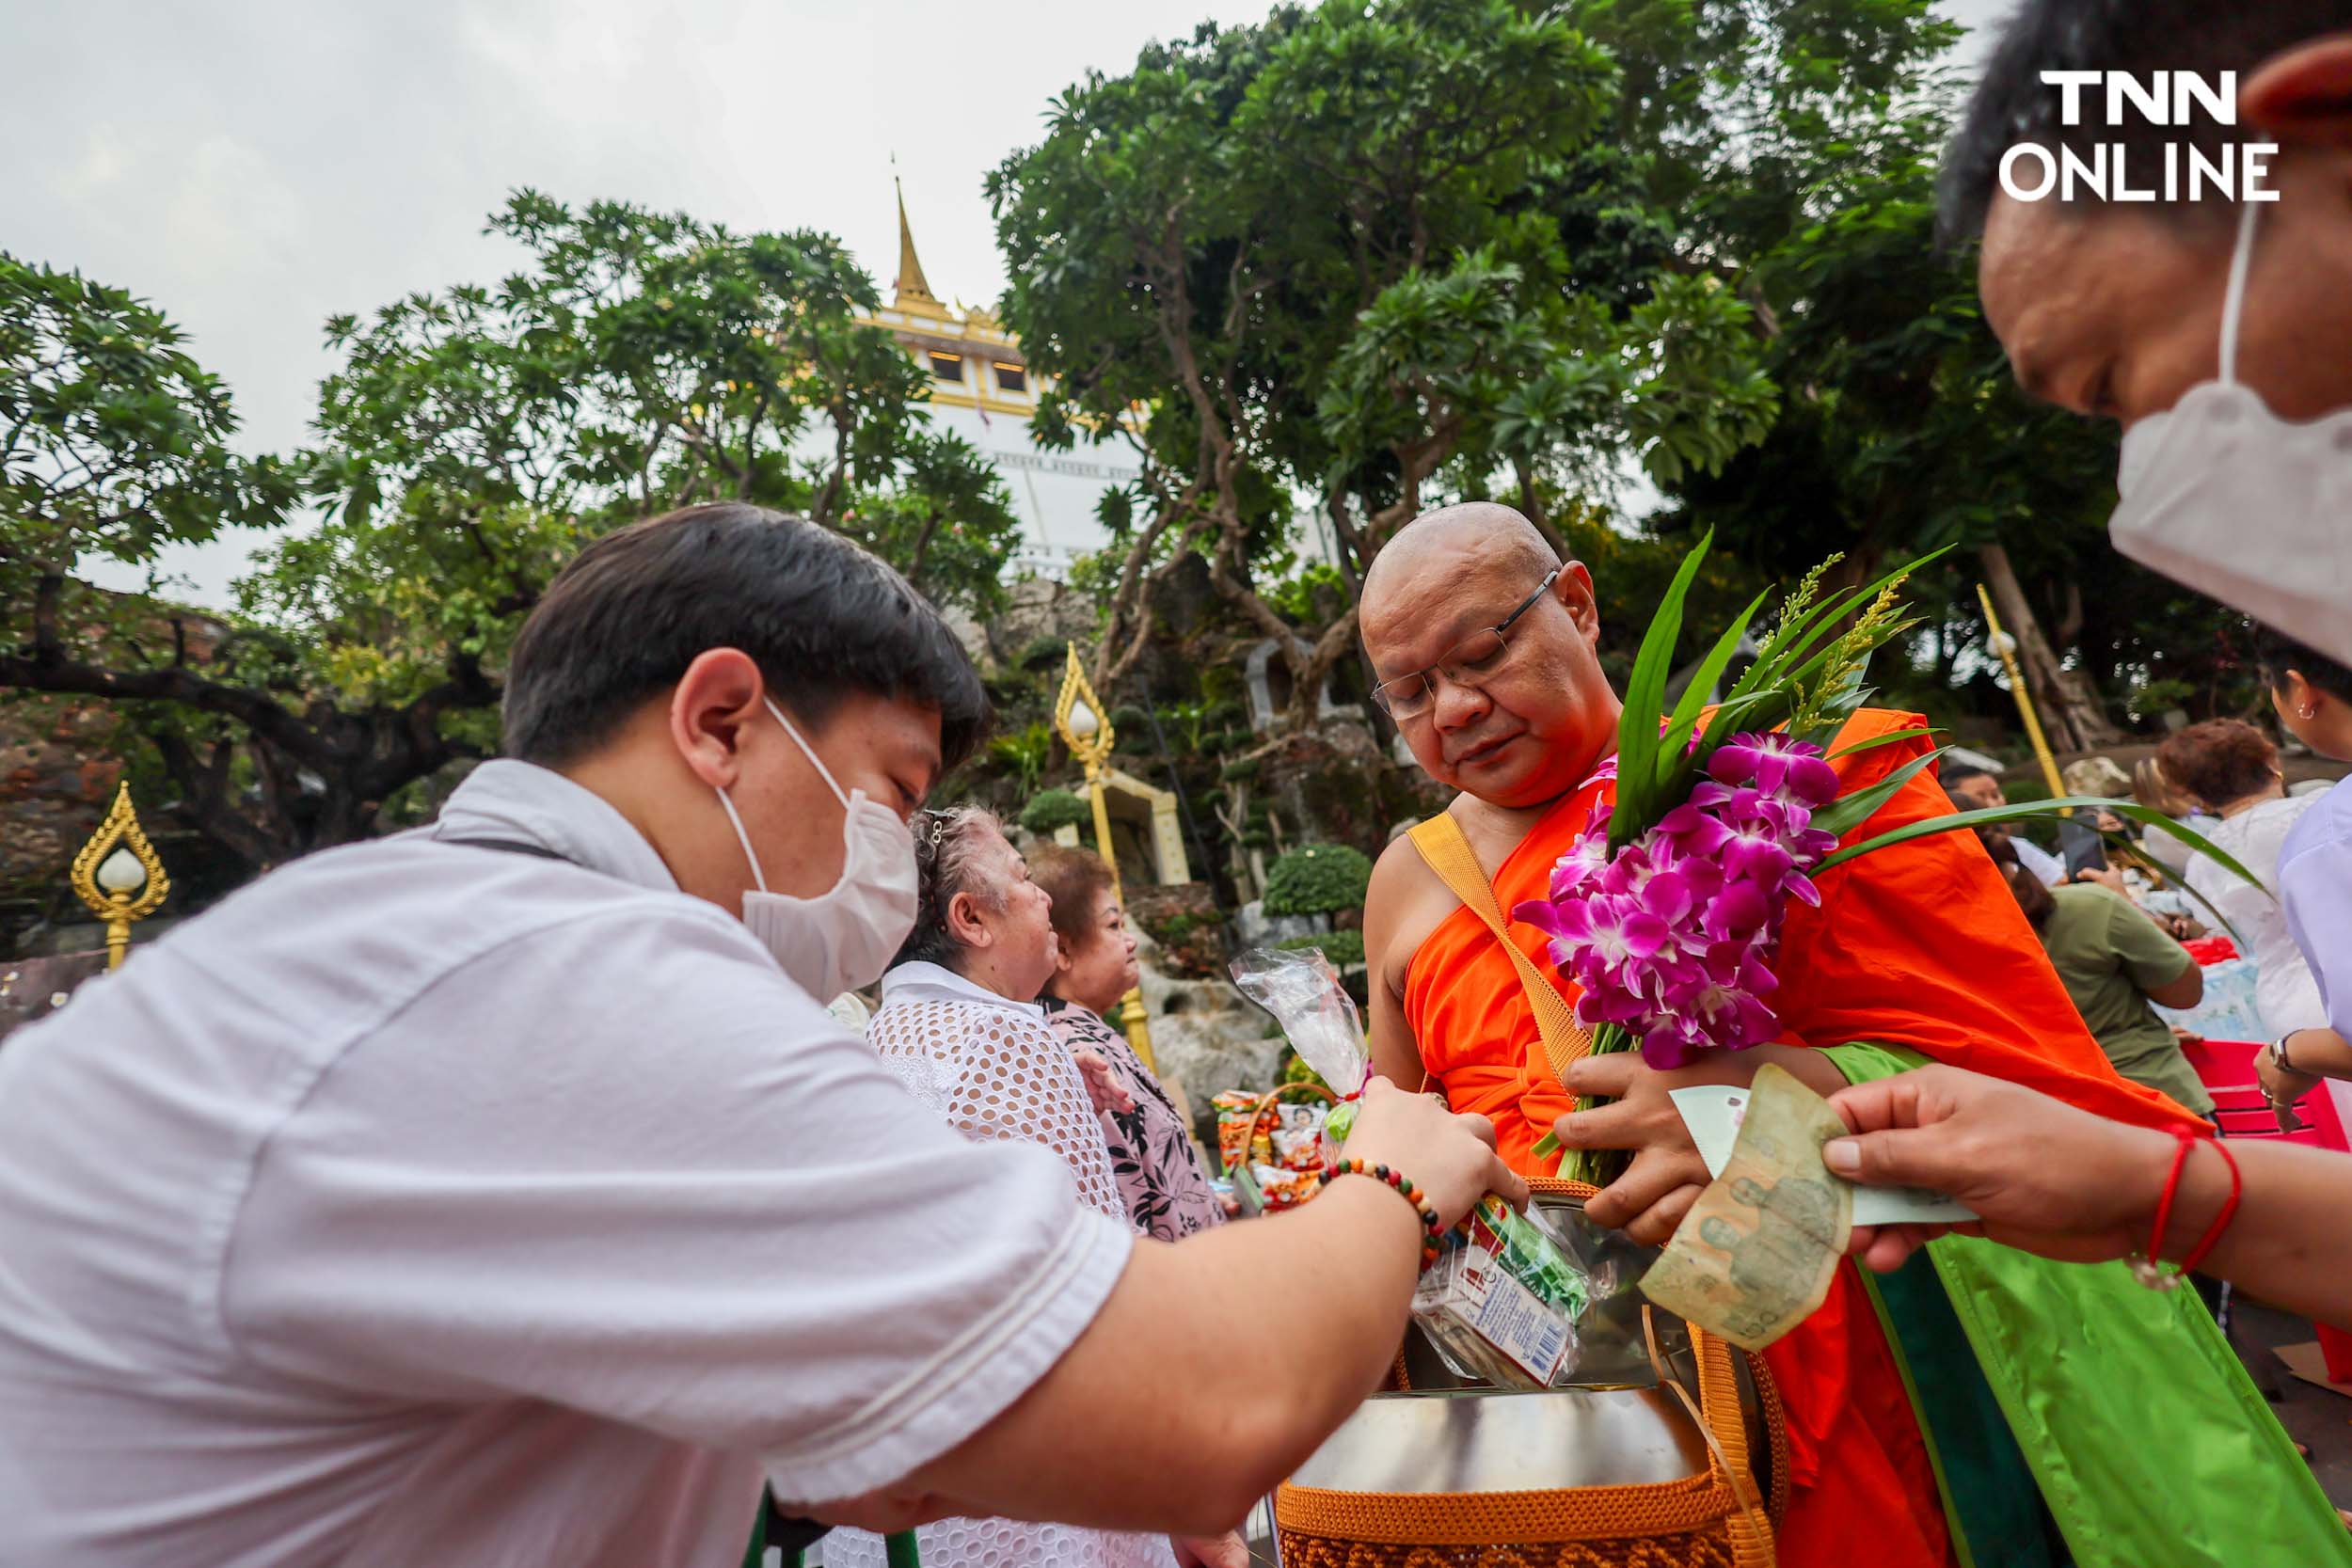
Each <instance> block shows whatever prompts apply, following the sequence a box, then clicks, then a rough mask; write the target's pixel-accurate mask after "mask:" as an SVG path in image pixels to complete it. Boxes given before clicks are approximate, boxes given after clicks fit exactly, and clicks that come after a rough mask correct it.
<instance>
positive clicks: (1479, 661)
mask: <svg viewBox="0 0 2352 1568" xmlns="http://www.w3.org/2000/svg"><path fill="white" fill-rule="evenodd" d="M1566 569H1567V568H1565V567H1564V566H1555V567H1553V568H1552V570H1551V575H1550V576H1549V577H1548V578H1544V580H1543V581H1541V582H1539V583H1537V584H1536V585H1535V592H1534V593H1533V594H1529V595H1528V596H1527V597H1525V598H1524V599H1521V600H1520V601H1519V604H1518V609H1517V610H1512V611H1511V613H1510V614H1508V615H1505V616H1504V617H1503V618H1502V620H1500V621H1498V622H1496V623H1495V624H1494V625H1493V626H1483V627H1481V628H1480V629H1478V630H1477V631H1474V632H1472V633H1470V635H1469V636H1468V637H1465V638H1464V639H1462V641H1459V642H1456V643H1455V644H1454V646H1453V647H1452V648H1450V649H1448V650H1447V652H1446V656H1445V657H1443V658H1441V659H1439V660H1438V662H1437V663H1435V664H1433V665H1431V666H1430V667H1429V668H1428V669H1426V670H1416V671H1415V672H1413V673H1411V674H1409V675H1399V676H1397V678H1396V679H1394V680H1392V681H1383V682H1382V683H1381V684H1380V685H1378V686H1375V687H1374V688H1373V689H1372V700H1373V701H1374V702H1375V703H1378V704H1379V705H1380V706H1381V709H1382V710H1383V711H1384V712H1386V713H1387V714H1388V716H1389V717H1390V718H1391V719H1394V720H1397V721H1404V720H1406V719H1418V718H1420V717H1421V716H1422V714H1424V713H1426V712H1428V711H1429V708H1430V705H1432V704H1434V703H1435V702H1436V701H1437V700H1438V689H1437V687H1436V686H1435V685H1433V684H1432V683H1431V681H1430V679H1429V677H1430V676H1431V675H1433V674H1441V675H1443V676H1445V678H1446V679H1447V680H1450V681H1452V682H1453V683H1454V685H1456V686H1476V685H1477V684H1478V683H1479V682H1480V681H1481V680H1483V679H1484V678H1485V677H1486V676H1488V675H1491V674H1493V673H1495V671H1496V670H1497V669H1498V668H1500V667H1501V666H1502V656H1503V655H1504V654H1506V653H1508V652H1510V650H1511V644H1510V642H1509V641H1507V640H1506V639H1505V638H1504V637H1503V635H1502V634H1503V633H1505V632H1507V631H1509V630H1510V629H1511V624H1512V623H1513V622H1514V621H1517V620H1518V618H1519V617H1520V616H1522V615H1524V614H1526V613H1527V612H1528V611H1529V610H1533V609H1534V608H1535V601H1536V600H1538V599H1540V598H1542V597H1543V596H1544V595H1545V594H1548V593H1549V592H1550V591H1551V585H1552V584H1553V583H1555V582H1558V581H1559V580H1560V574H1561V573H1562V572H1564V571H1565V570H1566Z"/></svg>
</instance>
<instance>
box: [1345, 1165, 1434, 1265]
mask: <svg viewBox="0 0 2352 1568" xmlns="http://www.w3.org/2000/svg"><path fill="white" fill-rule="evenodd" d="M1343 1176H1369V1177H1371V1178H1372V1179H1373V1180H1375V1181H1385V1182H1387V1183H1388V1184H1389V1185H1390V1186H1391V1187H1393V1188H1395V1189H1396V1190H1397V1192H1398V1193H1399V1194H1401V1195H1402V1196H1404V1199H1405V1201H1406V1202H1407V1203H1409V1204H1411V1205H1412V1206H1413V1212H1415V1213H1417V1214H1419V1215H1420V1216H1421V1228H1422V1234H1424V1235H1425V1236H1426V1237H1427V1238H1428V1240H1427V1241H1425V1242H1423V1243H1422V1249H1421V1266H1422V1268H1424V1269H1426V1268H1427V1267H1428V1266H1429V1265H1430V1264H1432V1263H1434V1262H1436V1261H1437V1260H1438V1245H1439V1243H1440V1242H1441V1241H1442V1240H1443V1238H1444V1236H1445V1226H1444V1224H1443V1223H1442V1222H1441V1221H1439V1220H1438V1212H1437V1210H1435V1209H1433V1208H1431V1207H1430V1206H1429V1200H1428V1197H1427V1196H1426V1195H1424V1194H1423V1193H1422V1190H1421V1188H1419V1187H1418V1186H1416V1185H1414V1183H1413V1182H1412V1181H1411V1180H1408V1179H1407V1178H1406V1175H1405V1173H1404V1172H1403V1171H1396V1170H1391V1169H1390V1168H1389V1167H1388V1166H1386V1165H1367V1164H1364V1162H1363V1161H1361V1160H1352V1159H1351V1160H1342V1161H1341V1162H1340V1163H1339V1164H1336V1165H1334V1166H1333V1167H1332V1168H1331V1177H1332V1179H1333V1180H1337V1179H1338V1178H1340V1177H1343Z"/></svg>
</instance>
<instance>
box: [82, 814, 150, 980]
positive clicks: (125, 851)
mask: <svg viewBox="0 0 2352 1568" xmlns="http://www.w3.org/2000/svg"><path fill="white" fill-rule="evenodd" d="M71 880H72V885H73V892H74V895H75V896H77V897H79V898H80V899H81V900H82V902H83V903H85V904H87V905H88V906H89V910H90V912H91V913H92V914H95V915H96V916H98V918H99V919H101V920H103V921H104V922H105V923H106V967H107V968H108V969H119V968H121V967H122V959H123V956H124V955H125V954H126V953H128V952H129V951H130V947H131V923H132V922H133V921H135V920H144V919H146V918H147V917H148V916H149V915H151V914H153V913H154V912H155V911H156V909H157V908H158V907H159V906H161V905H162V903H163V901H164V898H165V896H166V895H167V894H169V893H170V892H171V879H170V878H169V877H167V876H166V875H164V863H163V862H162V861H161V860H158V859H157V858H156V856H155V847H154V846H153V845H151V844H150V843H148V842H147V833H146V832H145V830H143V829H142V828H140V826H139V816H138V813H136V812H135V811H133V810H132V809H131V786H130V784H128V783H127V782H126V783H124V784H122V785H121V786H120V787H119V788H118V789H117V790H116V791H115V803H114V809H113V810H111V811H109V812H108V813H106V820H104V821H103V822H101V823H100V824H99V825H98V831H97V832H94V833H92V834H90V836H89V842H88V843H87V844H85V845H83V846H82V848H81V852H80V853H79V854H76V855H75V856H74V857H73V869H72V874H71Z"/></svg>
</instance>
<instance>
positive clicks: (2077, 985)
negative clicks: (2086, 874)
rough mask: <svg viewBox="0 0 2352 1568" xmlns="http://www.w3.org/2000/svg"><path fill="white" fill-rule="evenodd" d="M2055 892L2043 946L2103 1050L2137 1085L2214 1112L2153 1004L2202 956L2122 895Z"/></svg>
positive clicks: (2087, 889)
mask: <svg viewBox="0 0 2352 1568" xmlns="http://www.w3.org/2000/svg"><path fill="white" fill-rule="evenodd" d="M2050 897H2051V899H2052V901H2053V902H2054V904H2055V906H2056V907H2055V908H2053V909H2052V910H2051V911H2050V916H2049V918H2048V919H2047V920H2044V921H2043V922H2042V932H2041V935H2042V947H2043V948H2044V949H2046V950H2047V951H2048V953H2049V955H2050V967H2051V968H2053V969H2055V970H2057V971H2058V978H2059V979H2060V980H2062V981H2064V982H2065V984H2066V994H2067V995H2069V996H2071V997H2073V998H2074V1010H2075V1011H2076V1012H2078V1013H2080V1014H2082V1015H2083V1022H2084V1024H2085V1025H2086V1026H2088V1027H2089V1029H2090V1033H2091V1035H2092V1037H2095V1038H2096V1039H2097V1040H2098V1042H2099V1049H2100V1050H2102V1051H2104V1052H2106V1053H2107V1060H2108V1061H2110V1062H2112V1063H2114V1064H2115V1070H2116V1071H2118V1072H2120V1073H2122V1075H2123V1076H2124V1077H2126V1078H2128V1079H2130V1080H2131V1081H2132V1082H2133V1083H2135V1084H2145V1085H2147V1086H2148V1087H2150V1088H2152V1089H2154V1090H2156V1091H2157V1092H2158V1093H2160V1094H2168V1095H2170V1096H2171V1097H2172V1098H2173V1099H2174V1100H2176V1101H2179V1102H2180V1103H2181V1104H2183V1105H2185V1106H2187V1107H2188V1108H2189V1109H2190V1110H2192V1111H2195V1112H2196V1113H2197V1114H2198V1115H2200V1116H2211V1115H2212V1114H2213V1096H2212V1095H2210V1094H2208V1093H2207V1092H2206V1091H2205V1085H2203V1083H2201V1081H2200V1080H2199V1079H2198V1076H2197V1071H2196V1069H2194V1068H2192V1067H2190V1066H2189V1065H2188V1058H2187V1057H2185V1056H2184V1055H2182V1054H2181V1042H2180V1041H2179V1040H2177V1039H2174V1038H2173V1037H2172V1031H2171V1030H2170V1029H2169V1027H2167V1026H2166V1024H2165V1022H2164V1020H2162V1019H2160V1018H2158V1017H2157V1016H2156V1012H2155V1009H2154V1008H2153V1007H2151V1006H2149V1005H2148V988H2149V987H2151V986H2162V985H2169V984H2170V983H2171V982H2172V981H2174V980H2177V979H2179V978H2180V977H2181V976H2182V975H2184V974H2187V973H2188V972H2189V971H2190V970H2192V969H2194V968H2196V967H2197V960H2196V959H2194V958H2190V957H2189V956H2188V949H2186V948H2185V947H2183V946H2182V945H2181V944H2180V943H2179V942H2174V941H2173V940H2172V939H2171V938H2170V937H2169V936H2166V935H2165V934H2164V932H2163V931H2161V930H2159V929H2158V928H2157V927H2156V923H2155V922H2154V921H2153V920H2151V919H2149V918H2148V917H2147V916H2146V915H2144V914H2142V913H2141V912H2140V911H2139V909H2138V907H2137V905H2135V904H2134V903H2133V902H2132V901H2131V900H2130V899H2128V898H2125V897H2123V896H2122V895H2120V894H2115V893H2110V892H2109V891H2107V890H2106V888H2103V887H2096V886H2093V885H2091V884H2090V883H2087V882H2076V883H2074V884H2073V885H2071V886H2068V887H2058V888H2052V889H2051V890H2050Z"/></svg>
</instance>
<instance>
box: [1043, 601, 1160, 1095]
mask: <svg viewBox="0 0 2352 1568" xmlns="http://www.w3.org/2000/svg"><path fill="white" fill-rule="evenodd" d="M1066 651H1067V653H1068V655H1069V665H1068V668H1067V669H1066V671H1065V672H1064V673H1063V675H1062V680H1061V695H1060V696H1059V697H1058V698H1057V699H1056V700H1055V703H1054V728H1055V729H1056V730H1057V731H1059V732H1060V734H1061V739H1062V744H1063V745H1065V746H1067V747H1069V748H1070V754H1071V755H1072V756H1073V757H1076V758H1077V759H1078V765H1079V766H1080V767H1081V768H1085V769H1086V775H1087V793H1088V794H1089V796H1091V797H1092V798H1093V800H1094V847H1095V849H1096V851H1097V852H1099V853H1100V854H1101V855H1102V857H1103V863H1104V865H1106V866H1108V867H1109V868H1110V873H1111V892H1112V893H1113V895H1117V896H1118V897H1119V899H1120V902H1121V903H1122V904H1123V903H1125V902H1126V895H1125V894H1124V893H1123V892H1121V890H1120V879H1119V852H1118V851H1117V850H1116V849H1114V848H1113V847H1111V813H1110V805H1109V800H1108V797H1107V796H1106V795H1105V793H1104V785H1103V774H1104V769H1105V768H1107V767H1108V766H1109V763H1110V754H1111V741H1112V739H1113V738H1114V737H1113V735H1112V732H1111V726H1110V721H1108V720H1107V719H1105V718H1104V716H1103V704H1102V699H1101V698H1099V697H1097V696H1096V695H1095V694H1094V687H1093V685H1092V683H1090V682H1089V681H1088V679H1087V676H1086V671H1085V670H1083V669H1081V668H1080V667H1079V664H1078V650H1077V647H1076V645H1075V644H1073V645H1072V646H1070V647H1069V648H1068V649H1067V650H1066ZM1119 1017H1120V1022H1121V1023H1122V1024H1124V1025H1125V1026H1126V1030H1127V1043H1128V1044H1130V1045H1132V1046H1134V1047H1135V1049H1136V1055H1137V1056H1139V1057H1141V1058H1142V1060H1143V1065H1144V1066H1145V1067H1147V1068H1149V1069H1152V1072H1154V1073H1157V1072H1158V1071H1159V1064H1158V1063H1157V1062H1155V1061H1153V1060H1152V1029H1151V1025H1150V1024H1148V1023H1147V1022H1145V1021H1144V1012H1143V990H1142V988H1140V987H1137V988H1136V990H1131V991H1129V992H1128V993H1127V994H1126V995H1125V996H1123V997H1121V998H1120V1011H1119Z"/></svg>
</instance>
